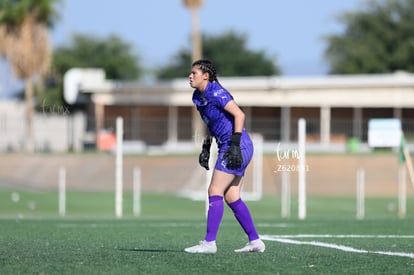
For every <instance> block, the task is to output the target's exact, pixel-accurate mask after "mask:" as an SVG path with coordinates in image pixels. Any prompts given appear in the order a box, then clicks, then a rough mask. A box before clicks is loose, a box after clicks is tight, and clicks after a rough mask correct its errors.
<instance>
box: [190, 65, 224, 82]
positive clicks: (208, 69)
mask: <svg viewBox="0 0 414 275" xmlns="http://www.w3.org/2000/svg"><path fill="white" fill-rule="evenodd" d="M192 66H193V67H194V66H198V67H199V68H200V70H201V71H202V72H203V73H208V75H209V77H208V81H210V82H213V81H215V82H217V83H218V84H220V83H219V81H218V79H217V69H216V66H214V64H213V62H211V61H210V60H207V59H200V60H197V61H195V62H194V63H193V65H192Z"/></svg>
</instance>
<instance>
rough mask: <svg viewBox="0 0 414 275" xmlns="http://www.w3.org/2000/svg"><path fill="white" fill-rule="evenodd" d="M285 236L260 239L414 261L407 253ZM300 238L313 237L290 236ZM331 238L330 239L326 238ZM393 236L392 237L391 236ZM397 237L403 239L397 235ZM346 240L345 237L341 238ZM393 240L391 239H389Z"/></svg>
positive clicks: (266, 236) (413, 257)
mask: <svg viewBox="0 0 414 275" xmlns="http://www.w3.org/2000/svg"><path fill="white" fill-rule="evenodd" d="M283 236H289V235H281V236H280V235H260V238H261V239H262V240H268V241H276V242H280V243H288V244H296V245H312V246H319V247H326V248H333V249H337V250H341V251H344V252H353V253H372V254H380V255H387V256H398V257H407V258H411V259H414V253H406V252H393V251H369V250H365V249H357V248H353V247H350V246H345V245H337V244H332V243H324V242H318V241H310V242H307V241H298V240H292V239H288V238H286V237H283ZM298 236H311V235H290V238H303V237H298ZM314 236H325V237H323V238H335V236H336V235H314ZM326 236H329V237H326ZM339 236H348V238H352V236H358V238H362V236H364V235H339ZM366 236H370V237H371V238H374V236H375V235H366ZM378 236H379V238H384V236H387V235H378ZM391 236H392V235H391ZM395 237H397V238H398V237H400V238H401V237H403V236H398V235H395ZM405 237H409V238H414V236H412V235H405ZM341 238H344V237H341ZM387 238H391V237H387Z"/></svg>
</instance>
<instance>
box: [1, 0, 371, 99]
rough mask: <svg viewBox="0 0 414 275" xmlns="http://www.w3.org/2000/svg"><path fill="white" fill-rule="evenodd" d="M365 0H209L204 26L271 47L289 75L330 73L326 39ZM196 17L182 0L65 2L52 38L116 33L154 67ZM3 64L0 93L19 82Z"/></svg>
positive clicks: (180, 44)
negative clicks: (325, 54)
mask: <svg viewBox="0 0 414 275" xmlns="http://www.w3.org/2000/svg"><path fill="white" fill-rule="evenodd" d="M364 2H365V1H364V0H346V1H330V0H312V1H309V0H289V1H286V0H285V1H282V0H256V1H240V0H204V4H203V6H202V8H201V10H200V29H201V31H202V32H203V33H207V34H220V33H222V32H224V31H228V30H233V31H236V32H238V33H242V34H246V35H247V37H248V47H249V48H251V49H254V50H263V51H265V52H266V54H267V55H268V56H269V57H271V58H273V59H274V60H275V61H276V62H277V64H278V65H279V66H280V67H281V68H282V71H283V74H284V75H289V76H306V75H321V74H325V73H326V70H327V65H326V63H325V62H324V60H323V52H324V49H325V47H326V43H324V41H323V39H322V37H323V36H324V35H328V34H332V33H338V32H340V31H341V27H342V26H341V25H340V24H339V23H338V20H337V16H338V15H339V14H341V13H343V12H346V11H355V10H360V9H361V8H362V7H363V3H364ZM190 22H191V17H190V13H189V11H188V10H187V9H186V8H185V7H184V5H183V4H182V0H147V1H143V0H105V1H102V0H86V1H85V0H63V1H62V5H61V18H60V21H59V22H58V24H57V25H56V26H55V28H54V29H53V30H52V33H51V35H52V43H53V46H54V47H57V46H60V45H63V44H65V43H67V42H68V41H70V37H71V34H73V33H82V34H91V35H96V36H100V37H106V36H108V35H109V34H113V33H116V34H118V35H119V36H121V37H122V38H123V39H124V40H125V41H126V42H128V43H130V44H131V45H133V47H134V51H135V52H136V53H137V54H138V55H139V56H140V57H141V59H142V62H143V65H144V66H146V67H148V68H156V67H159V66H163V65H165V64H167V63H169V62H170V60H171V58H172V57H173V56H174V54H175V53H177V51H178V50H179V49H181V48H190V32H191V26H190ZM1 63H3V64H2V65H1V66H0V85H1V86H0V95H1V94H4V93H5V91H6V90H10V88H11V87H14V86H15V83H16V80H13V78H12V77H11V76H10V74H9V73H8V70H7V69H6V68H4V62H1Z"/></svg>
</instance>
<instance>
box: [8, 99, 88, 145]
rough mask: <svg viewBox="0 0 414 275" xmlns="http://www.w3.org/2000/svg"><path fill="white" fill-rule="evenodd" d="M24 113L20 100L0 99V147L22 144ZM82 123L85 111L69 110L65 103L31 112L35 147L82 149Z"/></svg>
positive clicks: (24, 130)
mask: <svg viewBox="0 0 414 275" xmlns="http://www.w3.org/2000/svg"><path fill="white" fill-rule="evenodd" d="M47 111H48V112H47ZM25 113H26V111H25V105H24V103H23V102H18V101H2V102H0V151H2V152H5V151H20V150H22V149H23V148H24V142H25V139H26V136H27V135H26V124H25V123H26V121H25ZM85 125H86V117H85V115H84V114H81V113H74V114H71V113H69V111H68V110H67V109H64V107H57V106H55V107H54V108H53V109H50V110H43V111H41V112H37V113H35V114H34V116H33V132H34V144H35V150H36V151H40V152H66V151H68V150H70V149H73V150H74V151H81V150H82V148H83V139H84V135H85Z"/></svg>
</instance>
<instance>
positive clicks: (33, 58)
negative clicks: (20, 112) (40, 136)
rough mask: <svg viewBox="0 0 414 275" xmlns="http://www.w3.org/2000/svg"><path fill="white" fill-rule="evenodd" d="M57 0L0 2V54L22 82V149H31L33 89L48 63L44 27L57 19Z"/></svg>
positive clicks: (48, 48) (32, 146)
mask: <svg viewBox="0 0 414 275" xmlns="http://www.w3.org/2000/svg"><path fill="white" fill-rule="evenodd" d="M58 1H59V0H2V1H1V3H0V54H1V55H2V56H3V57H5V58H6V59H7V60H8V61H9V63H10V66H11V68H12V71H13V73H14V74H15V75H16V76H17V77H18V78H20V79H22V80H24V81H25V100H26V140H25V149H26V150H27V151H29V152H32V151H33V150H34V139H33V123H32V121H33V112H34V102H33V90H34V89H33V86H34V81H36V80H37V79H42V78H43V77H44V76H45V75H46V73H47V72H48V69H49V67H50V63H51V47H50V42H49V33H48V27H51V26H52V24H53V22H54V20H55V19H57V11H56V9H55V7H56V5H55V4H56V3H57V2H58Z"/></svg>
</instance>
